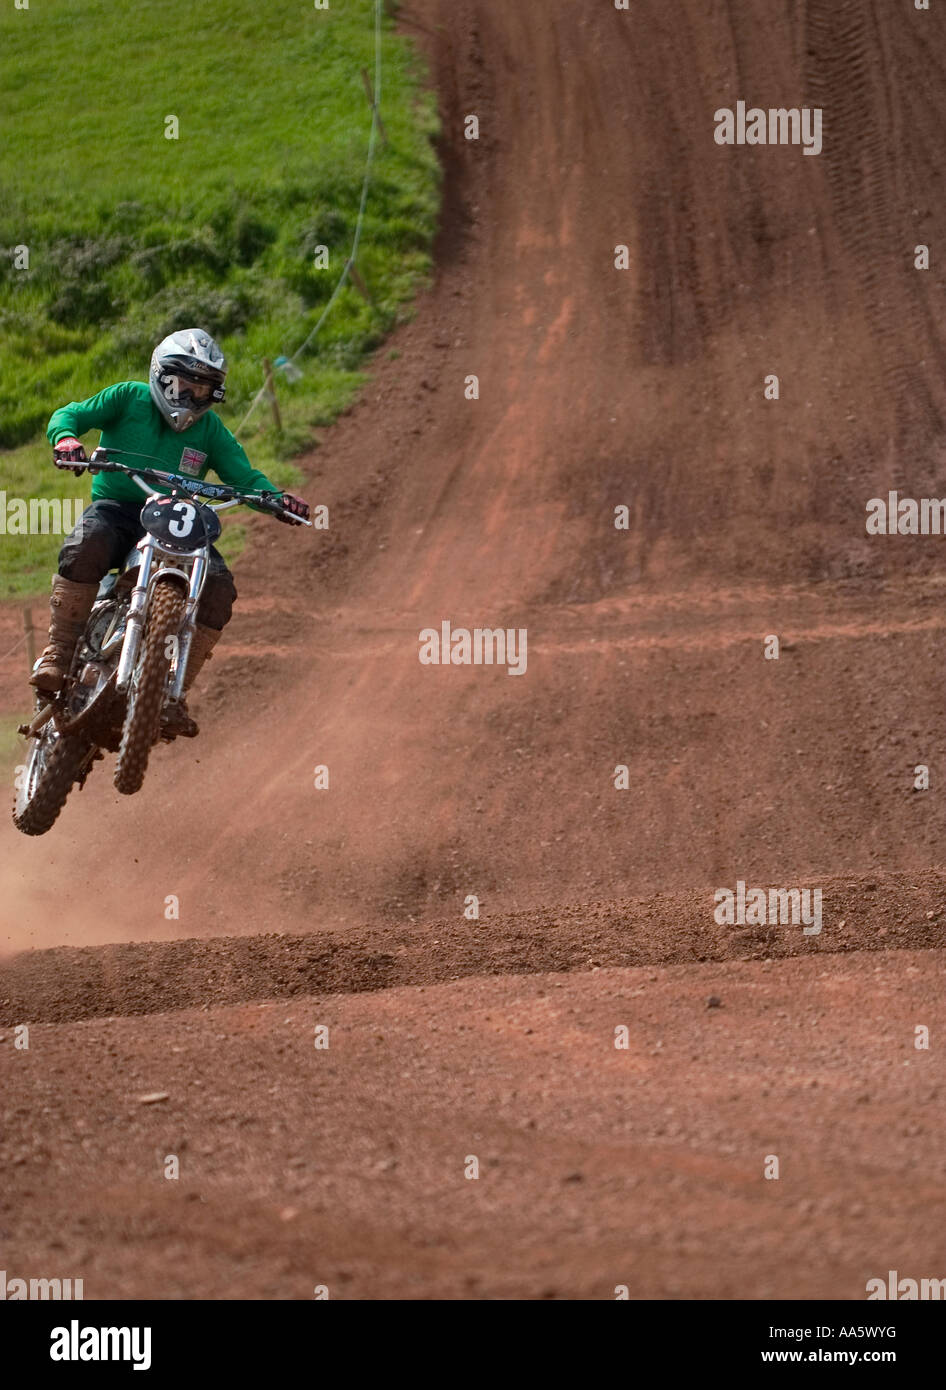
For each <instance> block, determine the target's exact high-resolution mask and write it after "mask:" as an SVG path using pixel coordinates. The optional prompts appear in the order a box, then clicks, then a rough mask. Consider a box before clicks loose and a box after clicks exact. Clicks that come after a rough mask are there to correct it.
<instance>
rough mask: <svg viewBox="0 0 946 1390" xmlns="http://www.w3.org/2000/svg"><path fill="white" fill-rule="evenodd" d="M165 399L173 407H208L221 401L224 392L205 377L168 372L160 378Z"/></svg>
mask: <svg viewBox="0 0 946 1390" xmlns="http://www.w3.org/2000/svg"><path fill="white" fill-rule="evenodd" d="M162 386H163V388H164V395H165V398H166V399H167V400H169V401H172V402H173V403H174V404H175V405H183V406H188V407H190V406H197V407H200V406H208V405H210V404H211V402H213V401H222V400H223V399H224V395H225V392H224V390H223V387H222V384H221V383H220V382H219V381H208V380H207V379H206V377H197V376H188V375H187V374H186V373H185V372H168V373H167V374H166V375H164V376H163V377H162Z"/></svg>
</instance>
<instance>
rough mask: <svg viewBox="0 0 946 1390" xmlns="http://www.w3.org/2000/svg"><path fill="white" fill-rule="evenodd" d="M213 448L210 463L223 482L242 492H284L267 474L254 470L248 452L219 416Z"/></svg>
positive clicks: (215, 417)
mask: <svg viewBox="0 0 946 1390" xmlns="http://www.w3.org/2000/svg"><path fill="white" fill-rule="evenodd" d="M212 418H213V419H214V420H216V423H217V428H216V429H215V432H214V438H213V442H212V446H211V453H210V458H209V459H208V463H209V464H210V467H211V468H212V469H213V470H214V472H215V473H216V475H217V477H218V478H219V479H220V480H221V482H224V483H227V484H229V486H230V487H235V488H238V489H239V491H240V492H279V493H281V492H282V488H279V487H277V486H276V484H275V483H273V482H270V480H269V478H267V476H266V474H265V473H261V472H260V471H259V469H258V468H254V467H253V465H252V464H251V463H250V461H249V459H248V458H247V456H246V451H245V449H244V448H243V445H242V444H241V443H240V441H239V440H238V439H236V438H235V437H234V435H232V434H231V433H230V431H229V430H228V429H227V427H226V425H225V424H224V423H223V421H222V420H221V419H220V417H219V416H214V417H212Z"/></svg>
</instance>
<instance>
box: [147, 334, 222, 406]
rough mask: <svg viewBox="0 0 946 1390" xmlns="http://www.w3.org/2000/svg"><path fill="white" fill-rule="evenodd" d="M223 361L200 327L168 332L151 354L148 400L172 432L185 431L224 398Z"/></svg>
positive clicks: (212, 341)
mask: <svg viewBox="0 0 946 1390" xmlns="http://www.w3.org/2000/svg"><path fill="white" fill-rule="evenodd" d="M226 376H227V359H226V358H225V357H224V355H223V353H222V352H221V351H220V349H219V348H218V346H217V344H216V343H215V342H214V340H213V338H211V336H210V334H209V333H206V332H205V331H204V330H203V329H202V328H182V329H179V330H178V332H177V333H169V334H168V336H167V337H166V338H165V339H163V341H162V342H160V343H158V346H157V347H156V348H155V350H154V352H153V353H152V354H151V372H150V375H149V379H148V384H149V385H150V387H151V399H152V400H153V401H154V403H155V405H156V406H157V407H158V409H159V410H160V412H161V414H162V415H163V416H164V418H165V420H167V422H168V424H169V425H170V426H171V429H172V430H177V431H180V430H186V429H189V428H190V426H191V425H193V424H195V423H196V422H197V421H198V420H199V419H200V418H201V416H202V415H206V413H207V411H208V410H210V408H211V406H214V405H219V404H220V402H221V401H222V400H224V399H225V397H226V394H227V393H226V391H225V390H224V385H223V383H224V381H225V380H226Z"/></svg>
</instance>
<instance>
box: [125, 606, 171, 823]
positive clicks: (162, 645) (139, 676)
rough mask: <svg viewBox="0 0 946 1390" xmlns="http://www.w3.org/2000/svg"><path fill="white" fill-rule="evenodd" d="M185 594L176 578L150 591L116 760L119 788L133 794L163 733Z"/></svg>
mask: <svg viewBox="0 0 946 1390" xmlns="http://www.w3.org/2000/svg"><path fill="white" fill-rule="evenodd" d="M184 604H185V597H184V593H183V591H182V590H181V589H180V588H179V587H178V585H177V584H176V583H174V582H173V581H171V582H169V581H168V580H164V581H163V582H162V581H159V582H158V583H157V584H156V585H155V588H154V593H153V594H152V595H151V607H150V610H149V612H148V630H147V632H146V633H145V640H144V653H143V655H142V657H141V659H140V661H139V664H138V669H137V670H136V672H135V674H134V676H133V678H132V684H131V689H130V691H129V694H128V713H127V715H126V716H125V728H124V731H123V733H122V742H121V747H120V748H119V750H118V761H117V762H116V764H115V776H114V779H113V780H114V783H115V789H116V791H120V792H121V793H122V794H123V795H125V796H132V795H134V793H135V792H137V791H140V790H141V785H142V783H143V782H144V780H145V773H146V772H147V771H148V758H149V757H150V755H151V749H152V748H153V747H154V745H155V744H156V743H157V741H158V738H159V737H160V733H161V711H162V710H163V709H164V702H165V699H166V698H167V688H168V673H169V671H170V669H171V656H170V649H171V645H172V644H171V641H170V640H169V639H174V640H176V639H177V636H178V633H179V632H180V628H181V622H182V620H183V617H184Z"/></svg>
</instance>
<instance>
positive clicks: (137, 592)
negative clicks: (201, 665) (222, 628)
mask: <svg viewBox="0 0 946 1390" xmlns="http://www.w3.org/2000/svg"><path fill="white" fill-rule="evenodd" d="M138 549H139V550H140V551H141V564H140V565H139V567H138V579H137V581H136V583H135V587H134V588H133V589H132V591H131V602H130V603H129V605H128V613H127V616H126V619H125V624H126V626H125V640H124V642H123V644H122V654H121V657H120V659H119V662H118V675H117V678H116V682H115V686H116V689H117V690H118V691H119V693H120V694H125V693H126V692H127V690H128V687H129V685H130V684H131V678H132V675H133V673H134V671H135V668H136V667H137V665H138V653H139V652H140V650H141V640H142V638H143V636H144V630H145V624H146V622H147V618H148V604H149V600H150V595H151V590H152V588H153V587H154V584H155V582H156V581H157V580H158V579H159V578H161V577H162V576H163V575H165V574H167V573H168V571H169V570H170V571H171V572H172V573H173V574H175V575H178V576H180V578H181V579H185V580H186V581H187V602H186V603H185V605H184V617H183V619H182V620H181V627H180V631H179V633H178V647H177V652H176V654H175V656H174V658H173V660H172V663H171V684H170V689H169V690H168V699H169V700H171V701H176V700H179V699H180V698H181V695H182V693H183V689H184V676H185V674H186V672H187V662H188V658H189V657H190V650H191V643H192V642H193V640H194V628H195V627H196V625H197V605H198V603H199V602H200V596H201V593H202V592H203V588H204V584H205V582H206V579H207V569H208V557H207V555H206V554H198V555H194V556H193V557H189V558H190V559H191V565H190V572H189V573H188V572H187V571H185V570H183V569H178V568H177V566H176V565H174V566H170V565H159V566H157V567H156V566H155V563H154V562H155V552H156V550H157V544H156V542H155V539H154V537H153V536H151V535H148V536H145V538H144V540H142V541H140V542H139V545H138ZM172 558H173V559H175V560H177V559H178V557H177V556H174V557H172Z"/></svg>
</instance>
